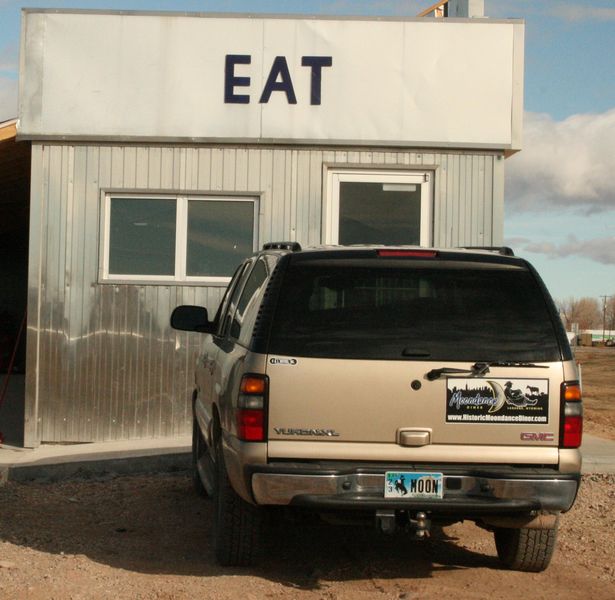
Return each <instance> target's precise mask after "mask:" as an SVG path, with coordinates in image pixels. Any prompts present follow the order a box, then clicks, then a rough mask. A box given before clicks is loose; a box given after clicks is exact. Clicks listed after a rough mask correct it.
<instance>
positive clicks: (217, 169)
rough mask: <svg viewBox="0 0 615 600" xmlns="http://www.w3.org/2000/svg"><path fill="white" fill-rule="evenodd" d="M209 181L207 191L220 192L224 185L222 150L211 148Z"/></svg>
mask: <svg viewBox="0 0 615 600" xmlns="http://www.w3.org/2000/svg"><path fill="white" fill-rule="evenodd" d="M210 173H211V180H210V183H209V189H211V190H215V191H217V192H219V191H222V189H223V185H224V150H221V149H220V148H213V149H212V151H211V172H210Z"/></svg>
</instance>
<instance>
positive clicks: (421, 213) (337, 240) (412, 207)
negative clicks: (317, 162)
mask: <svg viewBox="0 0 615 600" xmlns="http://www.w3.org/2000/svg"><path fill="white" fill-rule="evenodd" d="M431 178H432V177H431V174H430V173H427V172H416V171H412V172H409V171H374V170H371V171H370V170H365V171H362V170H358V169H357V170H355V169H348V170H346V169H344V170H342V169H340V170H330V171H329V172H328V175H327V202H326V205H325V210H324V223H323V231H324V240H323V242H324V243H325V244H341V245H349V244H384V245H390V246H396V245H405V244H408V245H413V246H430V245H431V244H432V231H433V224H432V208H431V207H432V187H431Z"/></svg>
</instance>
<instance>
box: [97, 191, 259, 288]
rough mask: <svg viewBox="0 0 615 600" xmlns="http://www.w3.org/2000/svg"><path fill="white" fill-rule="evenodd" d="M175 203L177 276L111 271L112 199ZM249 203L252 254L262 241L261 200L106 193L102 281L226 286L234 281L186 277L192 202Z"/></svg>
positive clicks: (234, 196)
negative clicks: (252, 210)
mask: <svg viewBox="0 0 615 600" xmlns="http://www.w3.org/2000/svg"><path fill="white" fill-rule="evenodd" d="M115 198H119V199H122V200H131V199H135V200H154V201H155V200H175V203H176V204H175V274H174V275H138V274H124V273H122V274H117V273H110V272H109V252H110V246H109V242H110V236H111V200H112V199H115ZM192 201H202V202H212V201H213V202H216V201H217V202H249V203H252V205H253V208H254V219H253V230H252V251H253V252H256V251H257V250H258V248H259V240H258V217H259V197H258V196H253V195H250V196H239V195H232V196H231V195H229V196H226V195H220V194H218V195H211V196H209V195H203V194H198V195H190V194H161V193H151V194H148V193H143V192H140V193H138V194H137V193H127V192H112V191H107V192H103V202H102V217H101V222H102V224H103V227H102V231H101V244H100V248H101V252H100V261H99V281H101V282H104V283H152V284H165V283H167V284H168V283H171V284H190V283H193V284H206V285H212V286H226V285H227V284H228V282H229V281H230V280H231V278H232V273H231V275H229V276H228V277H221V276H189V275H187V274H186V265H187V259H188V256H187V251H188V202H192Z"/></svg>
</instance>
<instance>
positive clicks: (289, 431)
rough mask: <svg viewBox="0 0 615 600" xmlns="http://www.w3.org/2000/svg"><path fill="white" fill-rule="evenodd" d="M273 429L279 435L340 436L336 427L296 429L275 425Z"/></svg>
mask: <svg viewBox="0 0 615 600" xmlns="http://www.w3.org/2000/svg"><path fill="white" fill-rule="evenodd" d="M273 430H274V431H275V432H276V433H277V434H278V435H306V436H320V437H339V435H340V434H339V433H338V432H337V431H335V429H295V428H293V427H274V428H273Z"/></svg>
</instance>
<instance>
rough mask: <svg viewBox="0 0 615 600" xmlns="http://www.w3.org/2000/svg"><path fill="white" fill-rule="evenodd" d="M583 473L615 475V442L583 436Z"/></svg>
mask: <svg viewBox="0 0 615 600" xmlns="http://www.w3.org/2000/svg"><path fill="white" fill-rule="evenodd" d="M581 454H582V455H583V467H582V472H583V473H615V441H613V440H607V439H604V438H599V437H596V436H593V435H587V434H584V435H583V444H582V445H581Z"/></svg>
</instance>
